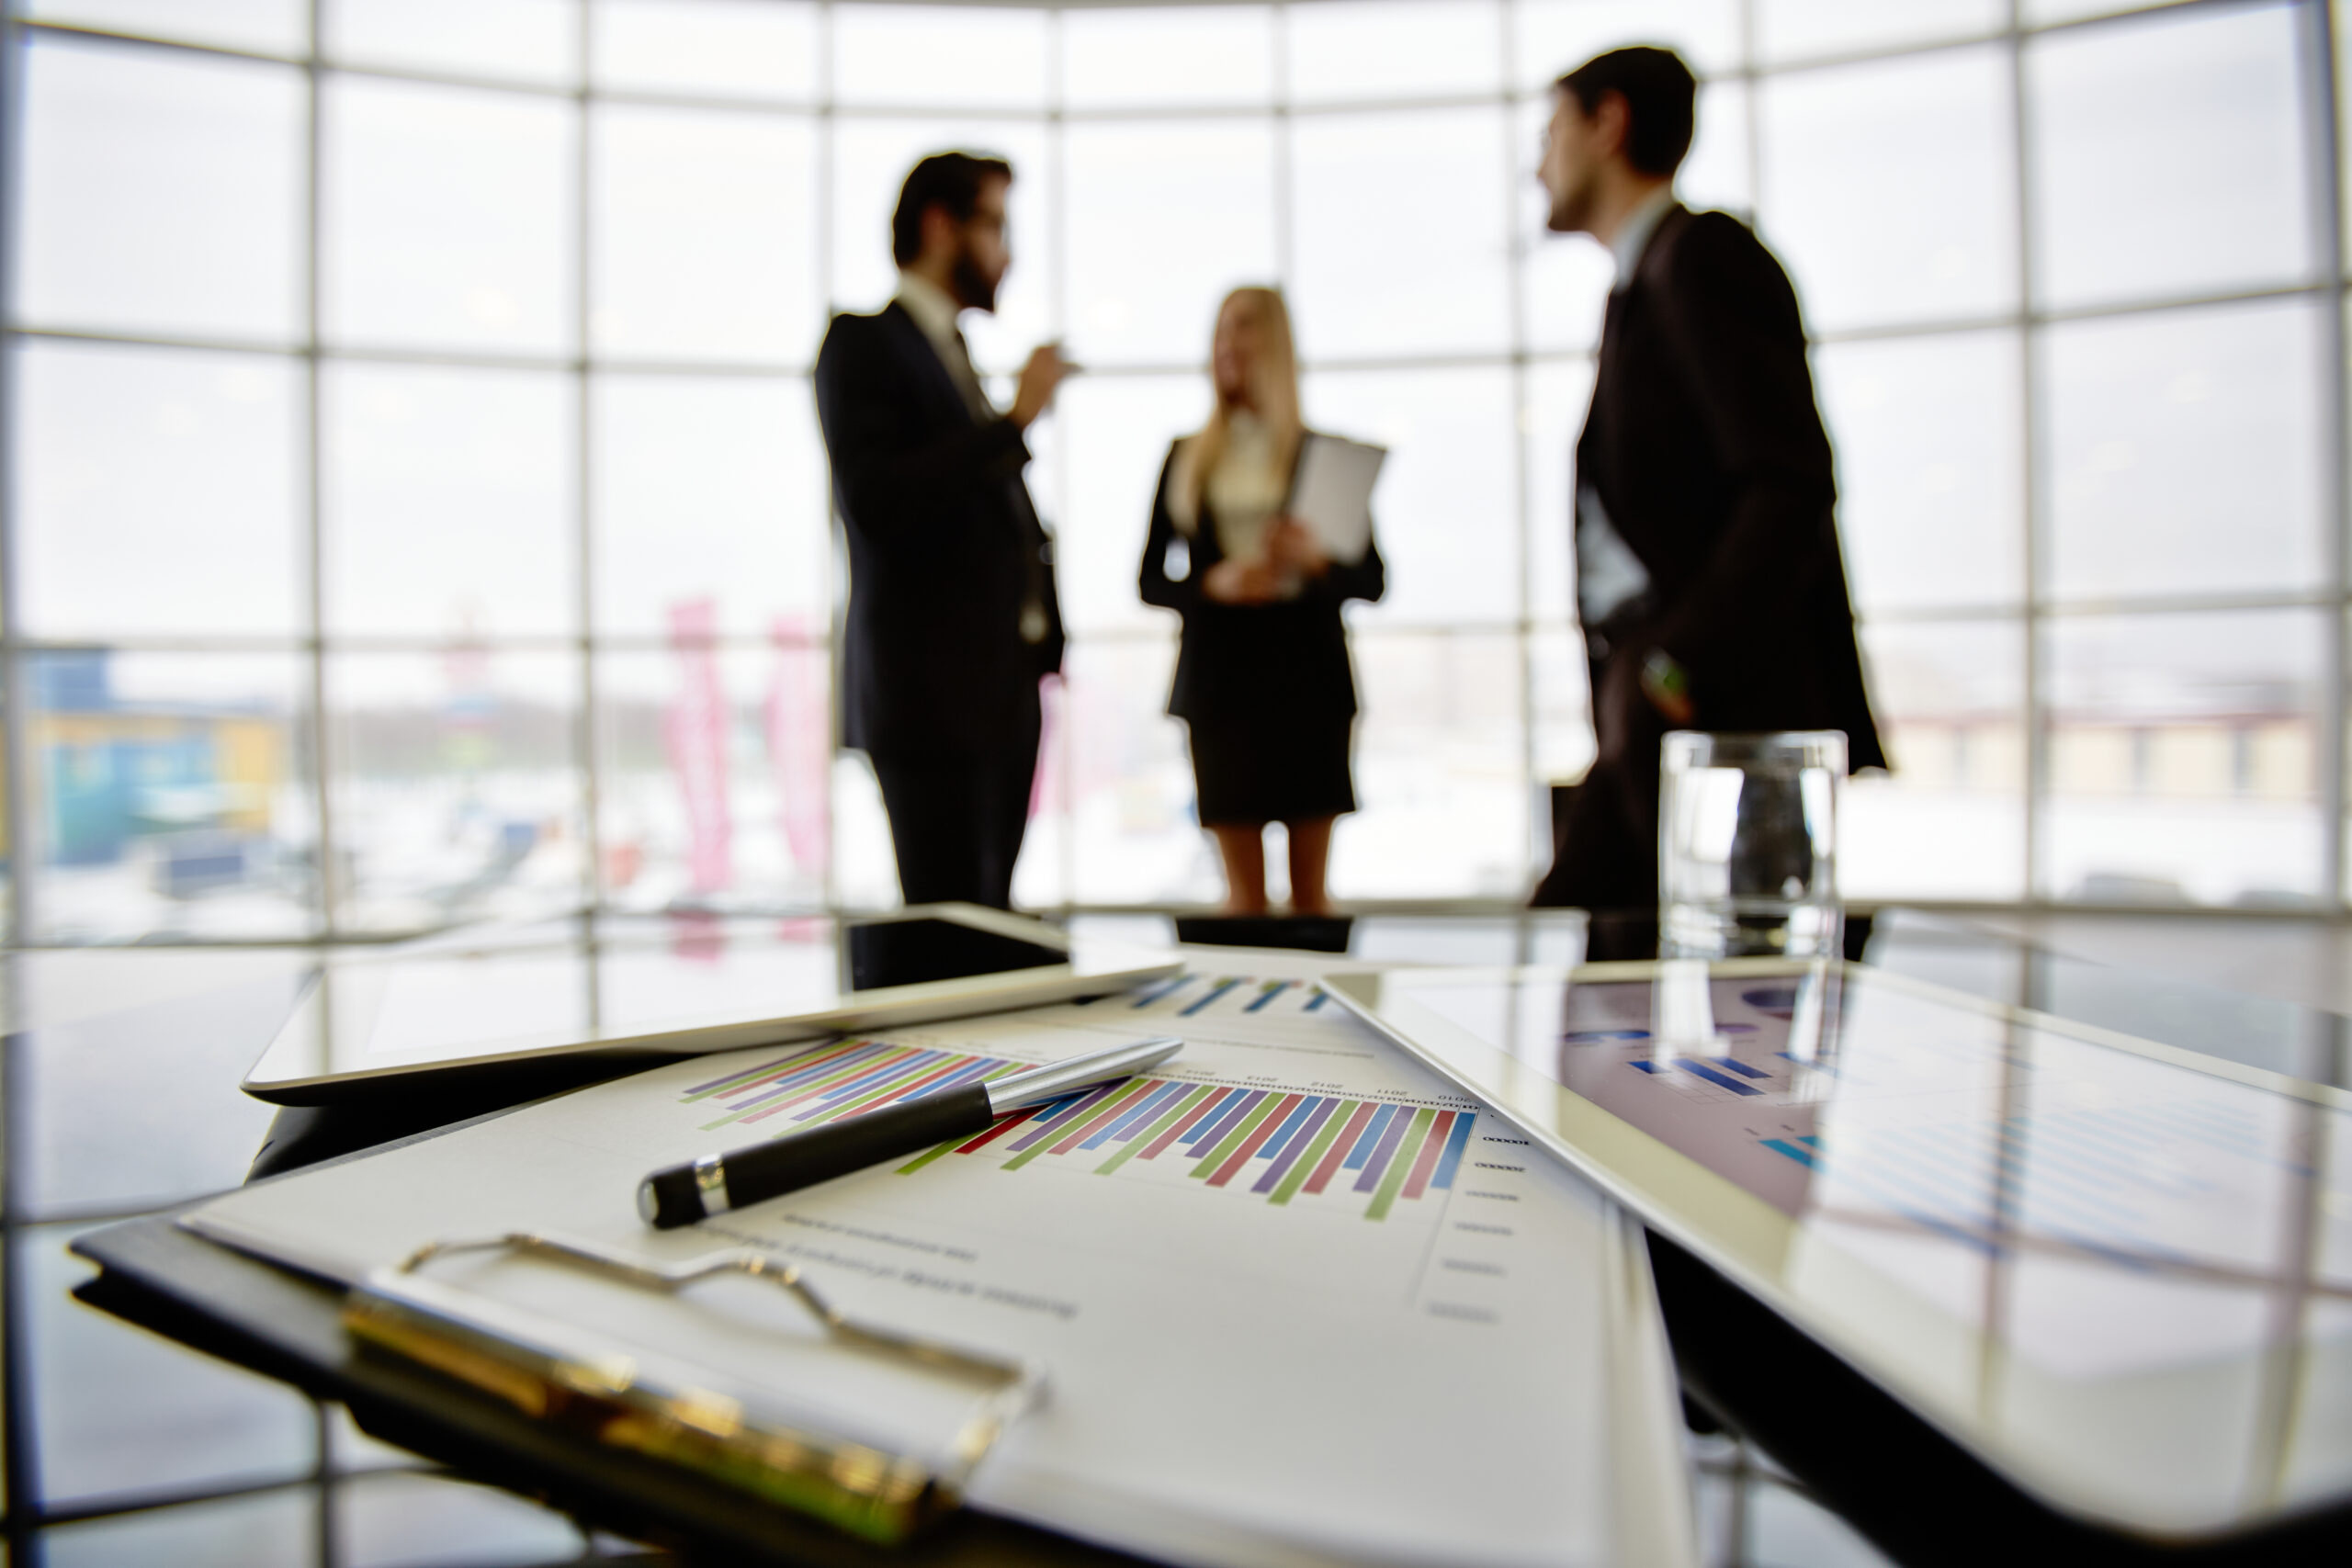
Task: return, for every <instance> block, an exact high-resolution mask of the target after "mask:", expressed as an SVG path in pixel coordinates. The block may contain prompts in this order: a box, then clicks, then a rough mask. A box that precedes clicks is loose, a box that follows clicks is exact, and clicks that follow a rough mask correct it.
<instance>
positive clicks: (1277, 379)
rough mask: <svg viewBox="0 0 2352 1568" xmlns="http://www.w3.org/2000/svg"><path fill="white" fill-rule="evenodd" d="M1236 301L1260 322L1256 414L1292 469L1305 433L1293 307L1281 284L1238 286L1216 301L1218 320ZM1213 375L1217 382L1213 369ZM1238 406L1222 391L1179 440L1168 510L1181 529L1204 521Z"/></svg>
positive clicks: (1282, 462)
mask: <svg viewBox="0 0 2352 1568" xmlns="http://www.w3.org/2000/svg"><path fill="white" fill-rule="evenodd" d="M1236 305H1239V306H1242V307H1243V308H1244V309H1246V310H1249V311H1250V314H1251V316H1252V317H1253V318H1254V319H1255V321H1256V322H1257V326H1258V355H1257V358H1256V361H1255V362H1254V363H1253V364H1252V365H1251V366H1250V383H1251V384H1250V401H1251V402H1252V403H1254V404H1255V405H1256V408H1257V413H1258V417H1259V418H1260V419H1262V420H1264V421H1265V422H1266V423H1267V424H1268V426H1270V427H1271V428H1272V431H1273V433H1274V461H1275V464H1276V466H1277V467H1278V468H1281V469H1282V470H1283V471H1284V472H1288V471H1289V468H1290V465H1291V463H1292V462H1293V461H1294V460H1295V458H1296V457H1297V456H1298V444H1299V442H1300V441H1301V440H1302V439H1304V438H1305V436H1306V426H1305V425H1304V424H1303V423H1300V421H1299V416H1298V351H1297V348H1296V347H1295V344H1294V341H1293V339H1292V337H1291V331H1290V307H1289V306H1288V305H1286V304H1284V303H1283V297H1282V291H1281V290H1280V289H1275V288H1257V287H1252V288H1237V289H1235V290H1234V291H1233V292H1232V293H1230V294H1228V295H1227V296H1226V297H1225V302H1224V303H1223V304H1221V305H1219V306H1218V307H1217V309H1216V316H1217V320H1218V321H1224V320H1225V313H1226V312H1227V310H1232V309H1233V308H1234V307H1235V306H1236ZM1210 380H1211V384H1212V386H1214V385H1215V380H1216V373H1215V371H1214V369H1212V371H1211V373H1210ZM1235 406H1236V405H1235V403H1234V401H1233V400H1230V399H1228V398H1227V396H1226V395H1225V393H1224V392H1223V391H1221V390H1220V391H1218V392H1217V393H1216V408H1215V409H1213V410H1211V411H1210V412H1209V422H1208V423H1206V424H1204V425H1203V426H1202V427H1201V428H1200V429H1199V430H1198V431H1196V432H1194V433H1193V434H1191V435H1188V436H1186V437H1184V439H1183V440H1182V442H1181V443H1179V444H1178V446H1177V448H1176V467H1175V470H1174V472H1173V473H1171V474H1170V476H1169V485H1168V510H1169V513H1170V515H1171V516H1172V517H1173V518H1174V520H1175V523H1176V528H1177V531H1178V532H1179V533H1182V534H1186V535H1190V534H1193V533H1194V532H1195V531H1197V530H1198V529H1199V527H1200V524H1201V501H1202V497H1203V496H1204V495H1205V494H1206V493H1207V491H1208V482H1209V476H1210V475H1211V474H1213V473H1215V472H1216V465H1217V460H1218V459H1219V458H1221V457H1224V456H1225V448H1226V444H1227V441H1228V440H1229V439H1230V438H1231V434H1232V426H1233V411H1234V408H1235Z"/></svg>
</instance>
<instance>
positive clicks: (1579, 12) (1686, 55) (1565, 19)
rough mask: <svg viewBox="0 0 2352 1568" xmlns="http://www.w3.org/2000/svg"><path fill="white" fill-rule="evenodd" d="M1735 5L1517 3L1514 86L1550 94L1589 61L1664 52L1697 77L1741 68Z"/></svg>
mask: <svg viewBox="0 0 2352 1568" xmlns="http://www.w3.org/2000/svg"><path fill="white" fill-rule="evenodd" d="M1739 6H1740V0H1520V6H1519V11H1518V15H1517V16H1516V17H1514V18H1513V24H1512V31H1513V34H1514V40H1513V47H1512V51H1511V52H1512V54H1513V55H1514V57H1515V58H1516V66H1515V68H1514V70H1513V71H1512V73H1511V77H1512V81H1513V82H1514V83H1515V84H1516V85H1518V86H1519V87H1520V88H1521V89H1522V90H1528V89H1539V88H1544V87H1548V86H1550V85H1552V84H1553V83H1555V82H1556V81H1558V80H1559V79H1560V78H1561V77H1563V76H1565V75H1566V74H1567V73H1569V72H1571V71H1573V70H1575V69H1576V68H1577V66H1579V65H1581V64H1583V63H1584V62H1586V61H1588V60H1589V59H1591V58H1592V57H1593V56H1594V55H1596V54H1599V53H1600V52H1601V51H1604V50H1611V49H1617V48H1621V47H1623V45H1626V44H1629V43H1654V44H1664V45H1665V46H1666V47H1667V48H1668V49H1671V50H1673V51H1675V52H1676V53H1678V54H1679V55H1681V56H1682V58H1683V60H1684V61H1685V62H1687V63H1688V64H1689V65H1690V67H1691V70H1693V71H1695V72H1698V73H1700V74H1701V75H1702V76H1703V75H1707V74H1709V73H1719V72H1724V71H1734V70H1737V69H1738V67H1739V63H1740V60H1739Z"/></svg>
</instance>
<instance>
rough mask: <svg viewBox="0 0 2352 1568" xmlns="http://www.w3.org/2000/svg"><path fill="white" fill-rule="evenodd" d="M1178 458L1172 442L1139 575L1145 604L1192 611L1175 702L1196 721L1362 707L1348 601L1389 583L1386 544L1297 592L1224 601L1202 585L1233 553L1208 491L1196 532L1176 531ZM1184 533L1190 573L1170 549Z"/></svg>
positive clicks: (1337, 713) (1341, 714)
mask: <svg viewBox="0 0 2352 1568" xmlns="http://www.w3.org/2000/svg"><path fill="white" fill-rule="evenodd" d="M1180 445H1181V443H1180ZM1175 467H1176V448H1175V447H1173V446H1171V447H1170V448H1169V452H1168V460H1167V462H1165V463H1163V464H1162V465H1160V469H1159V494H1158V497H1157V499H1155V500H1154V501H1153V502H1152V505H1151V536H1150V538H1149V539H1148V540H1147V541H1146V542H1145V544H1144V550H1143V570H1142V572H1141V574H1140V578H1139V581H1137V583H1136V587H1137V589H1138V590H1139V591H1140V592H1141V593H1142V594H1143V601H1144V603H1145V604H1157V605H1159V606H1160V607H1161V608H1163V609H1168V610H1173V611H1175V612H1176V613H1177V614H1178V615H1182V616H1183V618H1184V624H1183V632H1182V638H1181V640H1180V641H1179V642H1178V644H1177V652H1176V680H1175V683H1174V686H1173V687H1172V689H1171V690H1170V694H1169V697H1168V711H1169V712H1170V713H1171V714H1174V715H1175V716H1177V717H1179V718H1182V719H1185V720H1187V721H1191V722H1196V723H1210V724H1215V723H1218V722H1220V721H1222V722H1226V723H1235V722H1247V721H1250V720H1255V719H1260V718H1265V719H1274V718H1282V717H1289V718H1292V719H1298V718H1332V719H1345V718H1350V717H1352V716H1354V714H1355V711H1356V682H1355V672H1354V671H1353V670H1352V669H1351V666H1350V665H1349V662H1348V632H1347V626H1346V624H1345V623H1344V622H1342V621H1341V620H1340V605H1342V604H1345V603H1346V602H1347V601H1349V600H1351V599H1377V598H1379V597H1380V596H1381V594H1382V593H1384V592H1386V591H1387V586H1388V569H1387V568H1386V567H1385V565H1383V564H1382V562H1381V559H1380V547H1379V546H1378V545H1377V544H1368V545H1367V546H1366V547H1365V548H1364V552H1363V558H1362V559H1360V560H1356V561H1352V562H1348V563H1344V564H1343V563H1340V562H1338V561H1334V562H1333V563H1332V564H1331V568H1330V570H1328V571H1326V572H1325V573H1324V574H1323V575H1322V576H1321V577H1319V578H1317V579H1315V580H1314V581H1311V582H1309V583H1307V584H1306V588H1305V591H1304V592H1301V593H1300V594H1299V596H1298V597H1297V598H1295V599H1290V600H1284V601H1283V602H1281V603H1278V604H1218V603H1217V602H1216V600H1214V599H1211V598H1210V597H1209V596H1208V595H1206V594H1205V593H1203V592H1201V580H1202V579H1203V578H1204V576H1206V575H1207V572H1208V570H1209V568H1211V567H1213V566H1215V565H1216V564H1217V563H1218V562H1219V561H1221V560H1223V559H1224V558H1225V552H1224V550H1223V549H1222V548H1221V547H1219V546H1218V544H1217V536H1216V515H1215V514H1214V513H1211V511H1210V510H1209V507H1208V503H1207V502H1205V501H1204V502H1202V504H1201V516H1200V525H1199V526H1198V527H1197V528H1195V529H1194V530H1193V533H1191V534H1190V535H1183V534H1179V533H1178V532H1177V531H1176V519H1175V516H1174V514H1173V513H1170V511H1169V505H1168V481H1169V479H1170V475H1171V474H1173V472H1174V471H1175ZM1180 540H1181V541H1182V543H1183V545H1184V547H1185V551H1186V553H1187V555H1188V556H1189V567H1188V570H1186V571H1185V573H1184V575H1183V576H1182V577H1181V578H1171V577H1170V576H1169V575H1168V556H1169V552H1170V548H1171V547H1173V546H1174V545H1176V544H1177V543H1178V542H1179V541H1180Z"/></svg>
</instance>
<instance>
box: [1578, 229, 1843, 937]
mask: <svg viewBox="0 0 2352 1568" xmlns="http://www.w3.org/2000/svg"><path fill="white" fill-rule="evenodd" d="M1588 485H1589V486H1590V487H1592V488H1593V489H1594V490H1595V491H1598V492H1599V495H1600V502H1601V505H1602V507H1603V509H1604V510H1606V512H1607V513H1608V514H1609V519H1610V522H1611V524H1612V525H1614V527H1615V528H1616V530H1617V533H1618V534H1619V536H1621V537H1623V540H1624V542H1625V545H1626V546H1627V547H1628V548H1630V549H1631V550H1632V551H1633V553H1634V555H1635V556H1636V557H1637V558H1639V559H1640V561H1641V563H1642V565H1643V567H1644V568H1645V570H1646V571H1647V573H1648V575H1649V580H1650V585H1649V589H1648V591H1647V592H1645V593H1644V594H1643V595H1642V596H1641V597H1640V598H1639V599H1638V600H1637V601H1635V603H1634V604H1632V605H1630V606H1628V607H1626V608H1624V609H1623V610H1620V611H1618V612H1617V613H1615V614H1614V615H1611V619H1610V622H1609V624H1608V625H1606V626H1587V627H1586V628H1585V632H1586V638H1587V651H1588V653H1589V658H1590V660H1591V670H1592V677H1593V716H1594V728H1595V730H1596V732H1597V739H1598V740H1599V743H1600V758H1599V760H1598V761H1596V762H1595V763H1594V766H1593V770H1592V773H1590V774H1589V775H1588V777H1587V779H1586V781H1585V784H1584V785H1583V787H1582V788H1581V789H1580V791H1579V792H1578V796H1577V802H1576V804H1575V806H1574V807H1572V808H1571V812H1570V817H1569V820H1568V822H1567V824H1566V841H1564V843H1563V845H1562V849H1561V857H1560V863H1558V864H1556V865H1555V867H1554V868H1553V874H1552V875H1551V876H1550V877H1548V878H1546V880H1545V885H1544V887H1543V888H1542V889H1540V890H1539V892H1538V895H1537V897H1538V899H1539V901H1544V902H1563V903H1578V904H1585V905H1588V906H1591V907H1605V906H1612V905H1614V906H1621V907H1640V906H1645V905H1649V904H1652V903H1654V902H1655V901H1656V898H1657V775H1658V739H1659V738H1660V737H1661V736H1662V735H1663V734H1664V733H1665V731H1666V730H1667V729H1668V728H1670V726H1669V725H1668V723H1667V721H1666V720H1665V719H1664V718H1663V716H1660V715H1659V714H1658V713H1657V710H1656V708H1655V707H1653V706H1652V705H1651V704H1650V703H1649V702H1648V700H1647V699H1646V698H1645V696H1644V695H1643V694H1642V692H1641V689H1640V675H1641V668H1642V664H1643V662H1644V660H1645V659H1646V658H1647V656H1648V654H1649V653H1650V651H1651V650H1652V649H1665V650H1666V651H1667V652H1668V654H1670V655H1671V656H1672V657H1673V658H1674V659H1675V660H1677V661H1678V662H1679V663H1680V664H1681V666H1682V667H1683V669H1684V670H1685V671H1687V672H1688V673H1689V676H1690V681H1691V702H1692V705H1693V706H1694V708H1695V709H1696V716H1695V717H1694V718H1693V719H1692V721H1691V724H1690V726H1689V728H1697V729H1705V730H1714V731H1746V730H1771V729H1842V730H1844V731H1845V732H1846V737H1847V755H1848V761H1849V766H1850V767H1852V768H1855V769H1860V768H1868V767H1884V766H1885V765H1886V754H1885V752H1884V750H1883V749H1882V748H1881V746H1880V743H1879V734H1878V726H1877V724H1876V722H1875V721H1874V720H1873V719H1872V717H1871V707H1870V699H1869V696H1868V694H1866V692H1865V690H1864V688H1863V683H1862V668H1861V660H1860V654H1859V652H1858V650H1857V649H1856V647H1855V642H1854V617H1853V609H1852V604H1851V601H1850V599H1849V595H1848V592H1847V588H1846V570H1845V564H1844V561H1843V559H1842V558H1841V557H1840V555H1839V552H1838V532H1837V526H1836V523H1835V520H1834V517H1833V514H1832V508H1833V506H1834V505H1835V502H1836V501H1837V485H1836V481H1835V479H1834V476H1833V471H1832V464H1831V457H1830V450H1829V436H1828V434H1827V432H1826V431H1825V430H1824V429H1823V428H1822V423H1821V415H1820V412H1819V411H1818V410H1817V409H1816V407H1815V403H1814V393H1813V377H1812V373H1811V372H1810V370H1808V368H1807V367H1806V364H1805V343H1804V321H1803V319H1802V317H1801V316H1800V314H1799V312H1798V309H1797V299H1796V293H1795V291H1794V290H1793V289H1792V288H1790V286H1789V279H1788V275H1787V274H1786V273H1784V272H1783V271H1781V265H1780V263H1779V262H1778V261H1776V260H1775V259H1774V258H1773V256H1772V254H1771V253H1770V251H1767V250H1766V249H1765V248H1764V246H1763V244H1762V243H1761V242H1759V241H1758V239H1757V238H1756V235H1755V234H1754V232H1752V231H1750V230H1749V229H1748V228H1747V225H1746V224H1744V223H1742V222H1740V221H1739V220H1737V219H1735V218H1732V217H1730V216H1729V215H1727V214H1724V213H1721V212H1702V213H1694V212H1691V210H1689V209H1686V208H1683V207H1680V206H1677V207H1673V208H1670V209H1668V211H1667V212H1666V214H1665V216H1664V217H1662V218H1661V219H1660V220H1658V225H1657V230H1656V231H1654V232H1653V233H1652V234H1651V236H1650V241H1649V243H1648V245H1647V247H1646V248H1645V250H1644V251H1643V253H1642V258H1641V261H1640V263H1639V265H1637V266H1636V267H1635V268H1634V276H1633V278H1632V280H1631V281H1630V282H1629V283H1628V284H1627V285H1626V287H1625V288H1623V289H1621V290H1619V291H1617V292H1616V293H1613V294H1611V296H1610V299H1609V310H1608V316H1607V318H1606V321H1605V324H1604V325H1603V327H1602V329H1601V338H1600V365H1599V367H1598V370H1597V372H1596V375H1595V378H1594V382H1593V392H1592V409H1591V412H1590V413H1589V414H1588V415H1587V416H1586V419H1585V426H1584V433H1583V434H1582V435H1581V436H1580V437H1579V438H1578V440H1577V487H1578V489H1579V490H1580V489H1582V488H1583V487H1585V486H1588ZM1584 525H1585V524H1584V520H1583V518H1582V517H1581V516H1579V517H1578V518H1577V526H1578V527H1580V528H1581V527H1583V526H1584Z"/></svg>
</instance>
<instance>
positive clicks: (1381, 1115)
mask: <svg viewBox="0 0 2352 1568" xmlns="http://www.w3.org/2000/svg"><path fill="white" fill-rule="evenodd" d="M1400 1109H1402V1108H1401V1107H1398V1106H1395V1105H1384V1106H1382V1107H1381V1108H1380V1109H1379V1110H1378V1111H1374V1113H1373V1118H1372V1120H1371V1121H1369V1122H1365V1123H1364V1127H1363V1132H1361V1133H1358V1134H1356V1145H1355V1147H1353V1148H1351V1149H1350V1150H1349V1151H1348V1158H1347V1163H1346V1164H1344V1165H1342V1166H1341V1167H1340V1169H1342V1170H1362V1169H1363V1162H1364V1161H1366V1160H1368V1159H1370V1158H1371V1157H1372V1151H1373V1146H1374V1145H1376V1144H1378V1143H1379V1142H1380V1134H1383V1133H1385V1132H1386V1131H1388V1123H1390V1122H1394V1121H1395V1120H1397V1111H1399V1110H1400Z"/></svg>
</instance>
